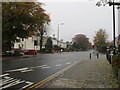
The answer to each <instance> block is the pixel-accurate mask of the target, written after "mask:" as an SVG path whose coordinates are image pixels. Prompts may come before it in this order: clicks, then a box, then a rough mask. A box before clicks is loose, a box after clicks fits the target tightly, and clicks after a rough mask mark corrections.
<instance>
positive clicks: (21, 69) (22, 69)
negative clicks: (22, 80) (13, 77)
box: [5, 67, 29, 72]
mask: <svg viewBox="0 0 120 90" xmlns="http://www.w3.org/2000/svg"><path fill="white" fill-rule="evenodd" d="M27 69H29V68H28V67H26V68H20V69H14V70H8V71H5V72H16V71H24V70H27Z"/></svg>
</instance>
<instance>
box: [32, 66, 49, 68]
mask: <svg viewBox="0 0 120 90" xmlns="http://www.w3.org/2000/svg"><path fill="white" fill-rule="evenodd" d="M45 66H48V65H41V66H35V67H30V68H41V67H45Z"/></svg>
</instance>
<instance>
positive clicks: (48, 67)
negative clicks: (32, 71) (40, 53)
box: [41, 66, 50, 69]
mask: <svg viewBox="0 0 120 90" xmlns="http://www.w3.org/2000/svg"><path fill="white" fill-rule="evenodd" d="M46 68H50V66H47V67H42V68H41V69H46Z"/></svg>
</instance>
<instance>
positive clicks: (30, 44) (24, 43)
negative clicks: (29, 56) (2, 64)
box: [14, 34, 67, 50]
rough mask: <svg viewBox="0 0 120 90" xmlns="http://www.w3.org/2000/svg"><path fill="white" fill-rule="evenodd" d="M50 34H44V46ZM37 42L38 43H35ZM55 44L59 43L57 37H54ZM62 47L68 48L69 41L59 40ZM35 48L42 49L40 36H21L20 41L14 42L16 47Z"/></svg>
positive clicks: (43, 46)
mask: <svg viewBox="0 0 120 90" xmlns="http://www.w3.org/2000/svg"><path fill="white" fill-rule="evenodd" d="M49 37H50V36H48V35H46V34H45V35H43V42H42V48H45V44H46V41H47V39H48V38H49ZM35 42H36V44H37V45H35ZM52 42H53V46H55V45H57V39H56V38H52ZM58 46H60V47H61V48H67V43H65V42H63V41H59V45H58ZM18 48H19V49H22V50H23V49H35V50H40V36H32V37H28V38H23V39H22V38H20V42H15V43H14V49H18Z"/></svg>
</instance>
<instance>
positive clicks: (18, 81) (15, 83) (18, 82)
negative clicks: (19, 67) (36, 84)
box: [0, 80, 25, 89]
mask: <svg viewBox="0 0 120 90" xmlns="http://www.w3.org/2000/svg"><path fill="white" fill-rule="evenodd" d="M23 82H25V81H20V80H17V81H15V82H12V83H10V84H8V85H5V86H3V87H2V88H0V89H4V88H8V87H11V86H15V85H17V84H20V83H23Z"/></svg>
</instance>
